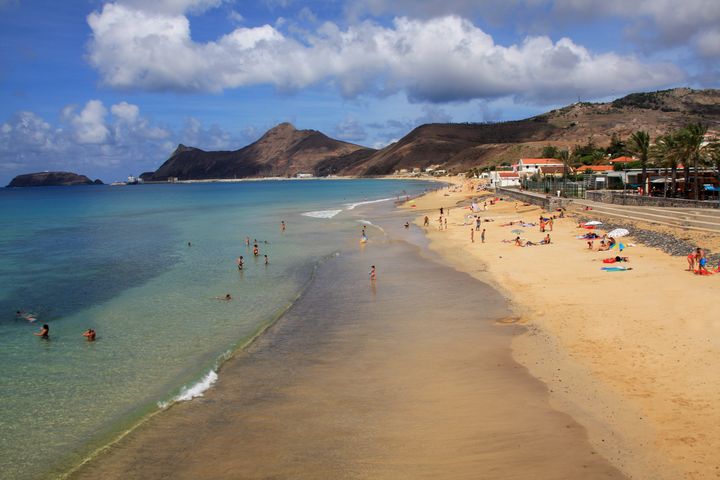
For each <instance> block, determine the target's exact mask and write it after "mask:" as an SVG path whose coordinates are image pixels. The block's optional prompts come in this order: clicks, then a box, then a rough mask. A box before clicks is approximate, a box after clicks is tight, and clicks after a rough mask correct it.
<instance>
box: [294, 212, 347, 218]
mask: <svg viewBox="0 0 720 480" xmlns="http://www.w3.org/2000/svg"><path fill="white" fill-rule="evenodd" d="M340 212H342V210H318V211H316V212H305V213H303V214H302V215H304V216H306V217H313V218H333V217H334V216H335V215H337V214H338V213H340Z"/></svg>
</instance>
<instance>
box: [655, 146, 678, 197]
mask: <svg viewBox="0 0 720 480" xmlns="http://www.w3.org/2000/svg"><path fill="white" fill-rule="evenodd" d="M680 147H681V143H680V135H679V134H678V133H677V132H674V133H669V134H667V135H663V136H662V137H660V138H658V139H657V142H656V143H655V146H654V148H652V149H651V155H652V156H653V157H654V158H656V159H658V160H659V162H658V163H660V164H662V165H663V166H664V167H665V178H667V169H668V168H669V169H670V175H671V184H670V194H671V196H672V197H675V192H676V185H677V168H678V165H679V164H680V159H681V158H682V157H683V150H682V148H680ZM663 197H667V181H665V182H663Z"/></svg>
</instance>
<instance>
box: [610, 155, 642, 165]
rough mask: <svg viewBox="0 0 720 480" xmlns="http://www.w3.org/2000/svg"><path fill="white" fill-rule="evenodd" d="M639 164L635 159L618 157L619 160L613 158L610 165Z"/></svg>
mask: <svg viewBox="0 0 720 480" xmlns="http://www.w3.org/2000/svg"><path fill="white" fill-rule="evenodd" d="M632 162H637V160H635V159H634V158H633V157H617V158H611V159H610V165H615V164H616V163H632Z"/></svg>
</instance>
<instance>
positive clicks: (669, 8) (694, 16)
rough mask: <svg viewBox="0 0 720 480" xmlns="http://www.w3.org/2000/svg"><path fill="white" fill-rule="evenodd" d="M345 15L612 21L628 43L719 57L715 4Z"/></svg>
mask: <svg viewBox="0 0 720 480" xmlns="http://www.w3.org/2000/svg"><path fill="white" fill-rule="evenodd" d="M345 9H346V12H347V13H348V16H349V17H350V18H351V19H353V18H362V17H364V16H368V15H370V16H377V15H403V16H408V17H412V18H433V17H437V16H442V15H450V14H455V15H461V16H465V17H467V18H475V17H480V18H482V19H483V21H485V22H489V23H491V24H512V25H513V26H514V27H515V28H516V29H523V28H524V29H525V31H528V30H534V29H537V28H538V26H539V25H543V26H544V29H549V28H553V27H557V26H558V25H566V24H567V23H569V22H570V23H572V24H574V25H578V24H592V23H595V22H597V21H598V20H599V19H608V18H613V19H614V20H615V21H620V22H626V23H625V27H626V28H625V30H626V32H627V38H628V39H632V40H634V41H636V42H639V43H642V44H643V46H644V47H645V48H646V49H650V50H657V49H660V50H662V49H665V48H673V47H677V46H685V47H689V48H690V49H693V50H696V51H697V53H699V54H700V55H704V56H709V55H710V56H717V54H716V53H715V48H713V46H712V45H711V44H710V43H709V42H710V40H709V39H708V38H707V35H705V34H704V32H705V31H706V30H707V29H713V30H717V25H719V24H720V2H718V1H717V0H685V1H683V2H682V3H678V2H677V1H676V0H636V1H634V2H632V3H628V2H627V0H603V1H597V0H443V1H442V2H438V1H436V0H352V1H347V3H346V8H345Z"/></svg>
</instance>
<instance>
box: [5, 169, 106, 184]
mask: <svg viewBox="0 0 720 480" xmlns="http://www.w3.org/2000/svg"><path fill="white" fill-rule="evenodd" d="M68 185H102V182H101V181H100V180H95V181H94V182H93V181H92V180H90V179H89V178H88V177H86V176H85V175H78V174H77V173H72V172H38V173H26V174H23V175H18V176H17V177H15V178H13V179H12V181H11V182H10V183H9V184H8V187H56V186H68Z"/></svg>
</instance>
